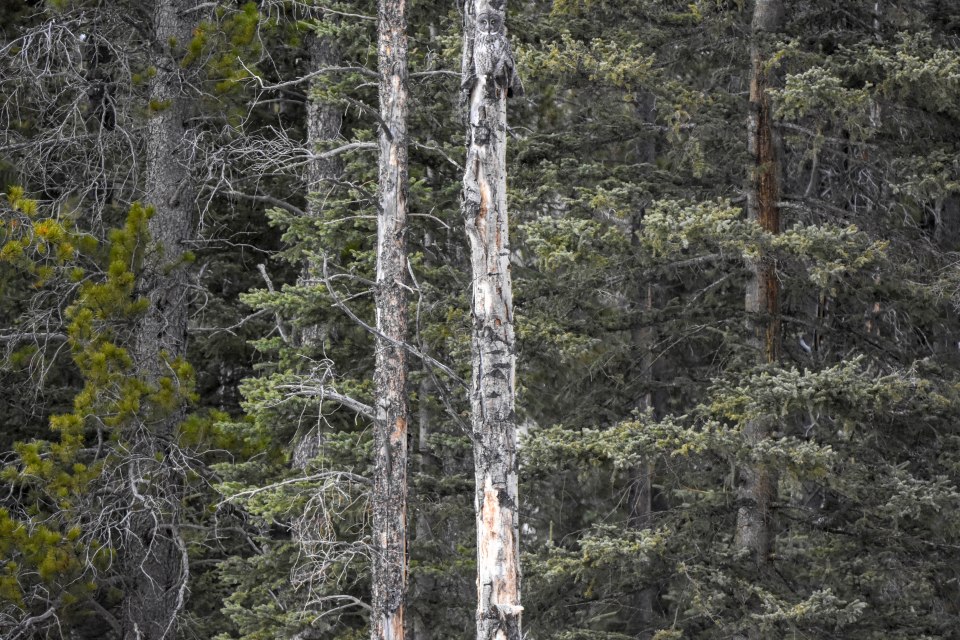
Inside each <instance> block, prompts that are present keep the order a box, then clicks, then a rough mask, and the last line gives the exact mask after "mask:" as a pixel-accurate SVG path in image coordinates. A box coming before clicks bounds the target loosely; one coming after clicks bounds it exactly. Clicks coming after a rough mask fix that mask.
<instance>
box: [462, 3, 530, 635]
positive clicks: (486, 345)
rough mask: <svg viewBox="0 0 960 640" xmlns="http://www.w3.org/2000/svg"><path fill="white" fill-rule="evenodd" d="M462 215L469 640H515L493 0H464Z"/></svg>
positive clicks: (501, 107)
mask: <svg viewBox="0 0 960 640" xmlns="http://www.w3.org/2000/svg"><path fill="white" fill-rule="evenodd" d="M463 14H464V41H463V78H464V85H463V102H464V103H465V111H466V114H465V115H466V124H467V162H466V167H465V171H464V178H463V215H464V219H465V222H466V228H467V238H468V239H469V242H470V262H471V268H472V272H473V302H472V305H473V309H472V315H473V337H472V355H473V378H472V383H471V387H470V401H471V409H472V414H473V418H472V427H473V441H474V457H475V474H476V495H475V508H476V513H477V638H478V640H494V639H496V640H520V615H521V612H522V611H523V607H521V606H520V563H519V527H518V517H517V507H518V498H517V457H516V445H517V440H516V437H517V436H516V415H515V413H514V396H515V360H516V355H515V346H514V333H513V296H512V293H511V282H510V245H509V241H508V237H507V173H506V129H507V126H506V120H507V94H508V92H516V91H517V90H518V89H519V88H520V85H519V83H518V82H517V79H516V77H515V76H514V72H513V68H514V65H513V56H512V54H511V52H510V45H509V41H508V40H507V37H506V30H505V28H504V18H505V14H506V6H505V2H504V1H503V0H466V1H465V3H464V12H463Z"/></svg>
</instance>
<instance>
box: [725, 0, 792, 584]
mask: <svg viewBox="0 0 960 640" xmlns="http://www.w3.org/2000/svg"><path fill="white" fill-rule="evenodd" d="M783 15H784V11H783V5H782V3H781V0H757V3H756V6H755V8H754V14H753V27H752V29H753V42H752V44H751V51H750V58H751V65H752V71H751V82H750V116H749V120H748V131H749V136H750V137H749V150H750V154H751V155H752V156H753V159H754V167H753V170H752V174H751V178H750V185H749V187H748V190H747V209H748V215H749V216H750V218H751V219H752V220H756V221H757V222H758V223H759V224H760V226H761V227H762V228H763V229H764V230H765V231H767V232H768V233H779V232H780V210H779V208H778V205H777V202H778V201H779V198H780V186H779V178H780V176H779V167H780V160H779V147H780V144H779V141H778V136H777V133H776V131H775V129H774V126H773V113H772V109H771V104H770V98H769V96H768V94H767V90H768V89H769V88H770V86H771V82H772V81H773V72H772V71H770V70H769V69H767V68H766V66H765V64H766V61H765V59H764V54H763V45H764V42H763V40H764V38H765V37H769V35H770V34H771V33H773V32H776V31H777V30H779V29H780V28H781V26H782V22H783ZM750 269H751V277H750V281H749V283H748V285H747V292H746V311H747V315H748V322H749V323H750V328H751V331H752V339H753V341H754V345H755V346H756V348H757V349H758V351H759V353H760V354H761V355H760V361H761V362H762V363H775V362H777V361H778V360H779V358H780V350H781V337H780V334H781V331H780V290H779V281H778V279H777V265H776V262H775V261H774V260H773V259H772V258H770V257H769V256H760V257H759V258H758V259H756V260H754V261H752V262H751V264H750ZM769 431H770V421H769V419H765V418H760V419H757V420H753V421H750V422H748V423H747V424H746V425H745V426H744V437H745V439H746V441H747V443H748V444H750V445H755V444H758V443H760V442H762V441H763V440H764V439H766V438H767V437H768V436H769ZM775 492H776V476H775V473H774V470H773V469H770V468H769V467H768V466H767V465H764V464H754V465H748V466H747V467H745V468H744V469H743V470H742V472H741V484H740V488H739V495H738V499H739V502H740V508H739V510H738V512H737V527H736V536H735V539H734V544H735V545H736V547H737V548H738V549H741V550H744V551H748V552H749V554H750V556H751V557H752V558H753V560H754V562H756V563H757V565H764V564H766V563H767V561H768V558H769V555H770V549H771V542H772V540H771V538H772V534H771V530H770V529H771V524H770V519H771V505H772V503H773V500H774V497H775Z"/></svg>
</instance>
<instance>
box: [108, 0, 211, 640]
mask: <svg viewBox="0 0 960 640" xmlns="http://www.w3.org/2000/svg"><path fill="white" fill-rule="evenodd" d="M194 5H195V2H194V0H159V1H158V2H157V3H156V4H155V6H154V8H153V25H152V26H153V42H152V43H151V46H152V48H153V51H154V56H153V57H154V59H153V66H154V67H155V68H156V70H157V73H156V75H155V76H154V77H153V79H152V81H151V83H150V103H151V106H150V113H149V116H148V118H149V119H148V121H147V128H146V179H145V185H144V188H145V193H144V199H145V200H146V202H147V203H148V204H150V205H152V206H153V207H154V209H155V213H154V215H153V218H151V220H150V222H149V232H150V238H151V246H150V248H149V250H148V251H147V256H146V258H145V260H144V267H143V275H142V279H141V282H140V290H141V292H142V294H143V295H144V296H145V297H146V298H147V299H148V300H149V307H148V309H147V311H146V313H145V315H144V317H143V319H142V321H141V324H140V326H139V327H138V336H137V340H136V344H135V346H134V358H135V362H136V365H137V368H138V373H139V376H140V377H141V378H142V379H143V380H144V381H145V382H147V383H148V384H151V385H156V384H158V383H159V381H160V379H161V378H164V377H169V376H171V375H172V374H171V373H170V371H171V370H170V366H169V363H170V362H171V361H172V360H174V359H176V358H182V357H184V356H185V355H186V343H187V317H188V299H187V274H186V270H185V269H184V265H183V254H184V251H185V250H186V247H185V243H186V242H187V241H188V240H190V239H191V238H192V237H193V235H194V224H195V222H194V215H193V213H194V207H195V203H196V188H195V185H194V184H193V181H192V179H191V176H190V169H189V167H188V158H189V153H188V151H187V149H186V145H187V144H188V141H187V137H188V133H189V131H188V130H187V128H186V125H185V122H187V120H188V118H189V116H190V114H191V101H190V99H189V98H187V97H185V96H184V83H183V82H182V81H181V78H180V74H181V73H183V69H181V67H180V64H179V57H178V55H177V51H182V50H183V48H184V47H185V45H186V44H187V43H189V42H190V39H191V38H192V25H191V24H190V23H189V22H188V21H187V19H186V18H185V17H184V14H183V11H184V10H186V9H188V8H192V7H193V6H194ZM184 411H185V407H182V406H181V407H180V408H179V409H177V410H175V411H172V412H167V413H165V414H164V415H162V416H161V417H159V418H157V419H150V421H149V422H144V423H141V424H140V425H138V426H137V427H136V428H135V430H134V432H132V433H129V434H127V435H128V437H129V438H130V439H131V452H130V455H129V459H128V460H127V461H126V472H127V477H126V478H125V481H126V482H127V483H128V486H129V494H130V495H129V499H130V505H129V520H128V522H129V523H130V524H129V527H128V530H127V533H126V536H125V538H124V541H123V562H124V565H123V566H124V571H125V578H126V580H127V585H126V590H125V595H124V599H123V603H122V627H123V632H124V637H125V638H130V639H138V640H139V639H141V638H142V639H143V640H160V639H170V638H174V637H175V636H176V631H177V616H178V614H179V612H180V611H181V610H182V608H183V606H184V602H185V597H186V582H187V577H188V574H189V571H188V567H187V558H186V547H185V545H184V542H183V539H182V537H181V536H180V533H179V521H180V513H181V508H182V506H181V505H182V502H183V493H184V478H183V474H184V471H185V470H184V469H183V468H182V465H181V464H180V460H182V458H180V457H179V456H178V455H177V445H176V429H177V425H178V424H179V423H180V421H181V420H182V419H183V415H184Z"/></svg>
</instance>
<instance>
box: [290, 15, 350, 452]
mask: <svg viewBox="0 0 960 640" xmlns="http://www.w3.org/2000/svg"><path fill="white" fill-rule="evenodd" d="M324 19H325V20H329V19H330V18H329V17H327V16H325V17H324ZM307 50H308V51H309V53H310V68H311V72H313V71H315V70H317V69H325V68H328V67H335V66H337V65H338V64H339V63H340V52H339V50H338V49H337V46H336V43H335V42H334V41H333V39H332V38H330V37H328V36H320V35H317V34H311V35H310V36H308V40H307ZM322 83H323V81H322V79H321V77H320V76H319V75H318V76H315V77H314V78H313V79H312V80H311V81H310V90H309V91H308V95H307V108H306V112H307V113H306V125H307V127H306V128H307V149H308V150H309V152H310V153H311V154H313V156H312V157H311V160H310V161H309V162H308V163H307V166H306V185H305V186H306V192H307V193H306V195H307V205H306V207H305V208H306V211H305V212H304V215H306V217H308V218H319V217H320V215H321V213H322V212H323V208H324V203H325V201H326V200H327V198H329V197H330V196H331V195H332V194H333V191H334V189H335V186H336V182H337V181H338V180H339V179H340V178H341V174H342V168H341V164H340V159H339V158H338V157H336V156H326V155H325V154H324V153H322V152H321V146H322V145H324V144H327V143H330V142H332V141H334V140H336V139H337V138H338V137H339V135H340V128H341V126H342V124H343V116H342V115H341V111H340V108H339V107H338V106H336V104H334V103H333V102H331V101H327V100H324V99H323V98H321V97H320V96H318V95H316V92H317V91H318V90H319V89H320V87H321V86H322ZM322 272H323V265H322V263H321V264H318V261H316V260H310V259H308V260H307V261H306V262H305V264H304V265H303V271H302V273H301V278H300V285H301V286H307V284H308V283H309V282H311V281H316V280H318V279H319V278H320V277H322ZM328 333H329V327H327V326H324V325H322V324H312V325H308V326H306V327H304V328H303V329H302V330H301V332H300V336H299V338H300V342H301V344H302V346H304V347H306V348H308V349H310V354H309V355H310V356H311V357H313V355H314V353H313V352H314V350H316V351H317V352H319V351H322V349H323V343H324V340H325V339H326V337H327V335H328ZM321 442H322V434H321V433H320V432H319V427H316V426H314V427H312V428H311V429H309V430H307V432H306V433H297V435H296V436H295V437H294V444H293V455H292V462H293V466H294V467H295V468H298V469H304V468H306V466H307V464H308V463H309V462H310V461H311V460H313V459H314V458H315V457H317V456H318V455H319V454H320V445H321Z"/></svg>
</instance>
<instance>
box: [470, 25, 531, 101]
mask: <svg viewBox="0 0 960 640" xmlns="http://www.w3.org/2000/svg"><path fill="white" fill-rule="evenodd" d="M473 69H474V73H475V74H476V77H478V78H481V77H483V76H486V75H488V74H489V75H490V76H492V77H493V81H494V82H495V83H496V84H497V85H498V86H500V87H506V89H507V95H508V96H511V97H512V96H520V95H523V85H521V84H520V78H519V77H517V75H516V73H515V72H514V61H513V51H511V49H510V41H509V40H507V35H506V32H505V29H504V25H503V15H502V14H501V13H499V12H497V11H484V12H483V13H481V14H479V15H478V16H477V26H476V37H475V39H474V44H473Z"/></svg>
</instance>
